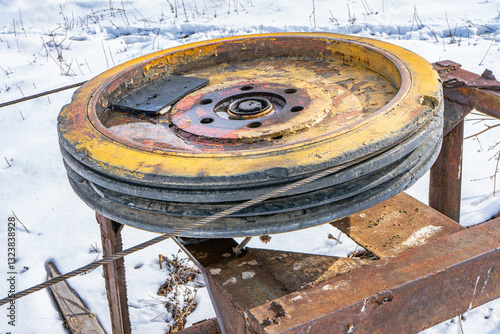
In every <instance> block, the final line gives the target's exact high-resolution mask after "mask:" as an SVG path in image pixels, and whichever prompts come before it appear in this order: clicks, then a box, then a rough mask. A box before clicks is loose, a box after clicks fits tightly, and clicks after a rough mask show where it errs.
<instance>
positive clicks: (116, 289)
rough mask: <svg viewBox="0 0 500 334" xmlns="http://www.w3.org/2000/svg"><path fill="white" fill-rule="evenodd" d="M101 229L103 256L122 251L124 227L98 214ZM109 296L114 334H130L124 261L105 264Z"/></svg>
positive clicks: (105, 277)
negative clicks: (122, 231)
mask: <svg viewBox="0 0 500 334" xmlns="http://www.w3.org/2000/svg"><path fill="white" fill-rule="evenodd" d="M96 218H97V222H98V223H99V226H100V228H101V241H102V250H103V256H104V257H108V256H110V255H113V254H115V253H118V252H120V251H121V250H122V237H121V230H122V228H123V225H122V224H120V223H117V222H115V221H113V220H111V219H108V218H106V217H104V216H103V215H101V214H100V213H97V212H96ZM103 271H104V279H105V282H106V294H107V296H108V305H109V311H110V314H111V326H112V330H113V334H119V333H120V334H121V333H124V334H130V333H131V332H132V330H131V326H130V317H129V312H128V304H127V286H126V282H125V265H124V261H123V259H119V260H116V261H114V262H112V263H109V264H105V265H104V267H103Z"/></svg>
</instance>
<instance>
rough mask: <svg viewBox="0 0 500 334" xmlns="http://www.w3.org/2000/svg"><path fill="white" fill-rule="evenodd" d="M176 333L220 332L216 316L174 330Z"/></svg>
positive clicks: (212, 333) (211, 333) (209, 333)
mask: <svg viewBox="0 0 500 334" xmlns="http://www.w3.org/2000/svg"><path fill="white" fill-rule="evenodd" d="M176 333H177V334H221V333H222V332H221V331H220V328H219V325H218V323H217V319H216V318H212V319H207V320H203V321H200V322H198V323H195V324H193V326H191V327H188V328H185V329H182V330H180V331H177V332H176Z"/></svg>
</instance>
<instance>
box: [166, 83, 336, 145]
mask: <svg viewBox="0 0 500 334" xmlns="http://www.w3.org/2000/svg"><path fill="white" fill-rule="evenodd" d="M339 89H340V87H339ZM332 107H333V106H332V97H331V96H330V94H329V93H328V92H326V91H325V90H324V89H321V88H320V87H318V86H315V85H311V84H310V83H306V82H301V81H295V82H293V85H292V84H290V85H287V84H281V83H268V82H234V81H233V82H226V83H224V84H223V85H214V86H210V87H206V88H203V89H201V90H199V91H198V94H192V95H191V96H189V97H187V98H185V99H183V100H182V101H180V102H179V103H178V104H176V105H175V107H174V108H173V110H172V113H171V115H172V116H171V122H172V124H173V125H175V126H176V127H177V129H178V130H179V131H180V132H181V133H185V134H191V135H195V136H197V137H199V138H206V139H228V140H233V141H234V140H237V141H245V142H249V141H259V140H263V139H266V138H276V137H278V136H283V135H285V134H290V133H296V132H299V131H301V130H304V129H306V128H309V127H311V126H312V125H314V124H316V123H318V122H321V121H323V120H324V119H325V117H326V116H327V115H328V114H329V113H330V112H331V110H332Z"/></svg>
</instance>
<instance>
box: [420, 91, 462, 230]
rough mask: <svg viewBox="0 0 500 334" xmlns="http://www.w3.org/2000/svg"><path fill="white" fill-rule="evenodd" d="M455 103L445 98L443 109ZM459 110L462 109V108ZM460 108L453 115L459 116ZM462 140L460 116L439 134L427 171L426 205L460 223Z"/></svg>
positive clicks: (452, 107)
mask: <svg viewBox="0 0 500 334" xmlns="http://www.w3.org/2000/svg"><path fill="white" fill-rule="evenodd" d="M455 106H456V105H455V104H453V103H450V102H448V101H446V100H445V110H447V111H448V112H450V111H451V110H455V108H454V107H455ZM459 109H461V110H460V111H463V108H459ZM460 111H459V112H457V113H454V114H462V115H463V114H464V113H463V112H460ZM466 114H468V112H467V113H465V115H466ZM463 140H464V121H463V119H462V120H460V121H459V122H458V124H456V125H455V126H454V127H452V128H451V130H449V131H448V133H447V134H446V135H445V136H444V137H443V145H442V147H441V152H440V153H439V156H438V158H437V160H436V162H435V163H434V165H433V166H432V167H431V170H430V183H429V206H430V207H431V208H433V209H436V210H437V211H439V212H441V213H442V214H444V215H445V216H447V217H449V218H451V219H453V220H454V221H456V222H460V202H461V195H462V158H463V152H462V151H463Z"/></svg>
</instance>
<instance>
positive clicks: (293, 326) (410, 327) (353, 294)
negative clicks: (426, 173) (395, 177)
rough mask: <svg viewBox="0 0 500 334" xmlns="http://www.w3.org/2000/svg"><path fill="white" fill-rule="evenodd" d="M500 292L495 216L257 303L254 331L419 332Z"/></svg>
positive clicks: (251, 315) (251, 322)
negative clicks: (305, 287) (348, 271)
mask: <svg viewBox="0 0 500 334" xmlns="http://www.w3.org/2000/svg"><path fill="white" fill-rule="evenodd" d="M499 297H500V219H495V220H492V221H489V222H487V223H483V224H480V225H476V226H473V227H470V228H468V229H465V230H462V231H460V232H457V233H454V234H452V235H449V236H446V237H443V238H441V239H438V240H435V241H432V242H430V243H427V244H425V246H421V247H415V248H413V249H410V250H408V251H405V252H402V253H400V254H398V255H396V256H394V257H391V258H387V259H384V260H380V261H376V262H375V263H374V264H372V265H368V266H364V267H361V268H358V269H356V270H354V271H352V272H351V273H349V274H345V275H339V276H337V277H334V278H332V279H329V280H327V281H325V282H322V283H320V284H318V285H316V286H314V287H311V288H309V289H305V290H302V291H298V292H294V293H291V294H289V295H286V296H283V297H280V298H277V299H275V300H273V301H269V302H267V303H265V304H263V305H260V306H257V307H254V308H252V309H250V310H248V311H247V312H246V316H247V318H246V319H247V323H248V327H247V328H246V333H266V334H276V333H287V334H292V333H316V334H322V333H359V334H361V333H384V334H390V333H398V334H401V333H416V332H418V331H421V330H423V329H425V328H428V327H431V326H433V325H435V324H437V323H439V322H442V321H444V320H446V319H449V318H451V317H453V316H456V315H457V314H461V313H463V312H465V311H467V310H469V309H471V308H474V307H477V306H479V305H482V304H484V303H487V302H489V301H491V300H494V299H497V298H499ZM402 310H404V312H402ZM280 314H281V315H280ZM276 318H279V321H277V322H274V321H271V323H270V322H269V319H276Z"/></svg>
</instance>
